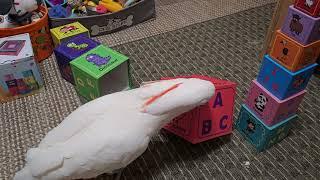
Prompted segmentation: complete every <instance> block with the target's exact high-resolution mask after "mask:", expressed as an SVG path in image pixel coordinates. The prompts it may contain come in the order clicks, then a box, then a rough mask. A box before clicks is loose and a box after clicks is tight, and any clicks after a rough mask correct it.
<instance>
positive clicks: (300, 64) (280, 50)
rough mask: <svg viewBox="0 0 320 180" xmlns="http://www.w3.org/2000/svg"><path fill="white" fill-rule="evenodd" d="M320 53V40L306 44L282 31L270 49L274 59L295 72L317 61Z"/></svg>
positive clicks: (278, 32) (278, 33)
mask: <svg viewBox="0 0 320 180" xmlns="http://www.w3.org/2000/svg"><path fill="white" fill-rule="evenodd" d="M319 55H320V41H316V42H314V43H311V44H309V45H306V46H304V45H302V44H300V43H298V42H297V41H295V40H294V39H292V38H290V37H289V36H287V35H285V34H283V33H281V32H280V31H277V32H276V38H275V41H274V44H273V47H272V49H271V51H270V56H271V57H272V58H273V59H274V60H277V61H278V62H279V63H280V64H281V65H283V66H284V67H286V68H287V69H288V70H290V71H293V72H296V71H299V70H300V69H302V68H304V67H306V66H308V65H310V64H313V63H315V62H316V60H317V58H318V57H319Z"/></svg>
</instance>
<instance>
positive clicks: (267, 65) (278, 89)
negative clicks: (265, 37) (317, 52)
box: [257, 55, 317, 100]
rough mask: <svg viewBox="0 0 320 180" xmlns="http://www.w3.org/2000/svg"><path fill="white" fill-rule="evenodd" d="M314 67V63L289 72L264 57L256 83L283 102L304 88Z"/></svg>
mask: <svg viewBox="0 0 320 180" xmlns="http://www.w3.org/2000/svg"><path fill="white" fill-rule="evenodd" d="M316 66H317V64H316V63H314V64H312V65H310V66H307V67H305V68H303V69H301V70H299V71H297V72H291V71H289V70H287V69H286V68H284V67H283V66H281V65H280V64H278V63H277V62H276V61H274V60H273V59H272V58H270V56H268V55H265V56H264V59H263V62H262V64H261V67H260V72H259V75H258V78H257V81H258V82H259V83H260V84H261V85H262V86H263V87H264V88H265V89H267V90H268V91H269V92H270V93H272V94H273V95H274V96H276V97H277V98H278V99H280V100H284V99H286V98H288V97H290V96H292V95H294V94H296V93H299V92H301V91H302V90H304V89H305V88H306V86H307V84H308V82H309V79H310V77H311V76H312V73H313V71H314V69H315V67H316Z"/></svg>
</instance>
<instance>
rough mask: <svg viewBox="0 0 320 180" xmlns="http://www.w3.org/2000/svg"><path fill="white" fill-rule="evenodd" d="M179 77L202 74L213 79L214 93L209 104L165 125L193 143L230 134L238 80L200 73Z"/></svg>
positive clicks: (201, 77) (207, 78)
mask: <svg viewBox="0 0 320 180" xmlns="http://www.w3.org/2000/svg"><path fill="white" fill-rule="evenodd" d="M176 78H179V77H176ZM180 78H199V79H204V80H208V81H211V82H212V83H213V84H214V85H215V88H216V90H215V94H214V96H213V97H212V98H211V99H210V100H209V102H208V103H207V104H205V105H202V106H200V107H197V108H195V109H193V110H191V111H189V112H187V113H184V114H182V115H180V116H179V117H177V118H175V119H173V120H172V121H171V123H169V124H167V125H166V126H165V127H164V129H166V130H168V131H169V132H172V133H173V134H176V135H177V136H180V137H182V138H184V139H185V140H187V141H189V142H191V143H193V144H196V143H200V142H203V141H206V140H209V139H213V138H216V137H220V136H223V135H227V134H230V133H231V132H232V123H233V108H234V100H235V95H236V84H235V83H233V82H230V81H224V80H219V79H215V78H210V77H205V76H198V75H193V76H181V77H180ZM167 79H171V78H167Z"/></svg>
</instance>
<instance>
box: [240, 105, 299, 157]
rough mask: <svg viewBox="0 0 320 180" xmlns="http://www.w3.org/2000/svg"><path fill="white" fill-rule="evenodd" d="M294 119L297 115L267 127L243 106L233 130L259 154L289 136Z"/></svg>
mask: <svg viewBox="0 0 320 180" xmlns="http://www.w3.org/2000/svg"><path fill="white" fill-rule="evenodd" d="M296 118H297V115H293V116H291V117H289V118H287V119H286V120H284V121H282V122H280V123H278V124H276V125H274V126H271V127H268V126H267V125H265V124H264V123H263V122H262V121H261V120H260V119H259V118H258V117H257V116H256V115H255V114H254V113H253V112H252V111H251V110H250V109H249V108H248V107H247V106H246V105H244V104H243V105H242V107H241V110H240V114H239V117H238V120H237V121H236V122H235V128H236V129H237V130H238V131H239V132H240V134H241V135H242V136H244V137H245V139H247V140H248V141H249V142H250V143H251V144H252V145H253V146H254V147H255V148H256V149H257V151H258V152H260V151H263V150H265V149H267V148H269V147H271V146H272V145H274V144H276V143H278V142H280V141H281V140H282V139H284V138H285V137H286V136H287V135H288V134H289V130H290V128H291V125H292V122H293V121H294V120H295V119H296Z"/></svg>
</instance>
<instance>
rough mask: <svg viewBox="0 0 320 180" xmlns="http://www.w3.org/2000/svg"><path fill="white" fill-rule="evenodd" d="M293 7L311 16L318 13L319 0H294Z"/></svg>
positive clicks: (316, 15) (319, 13) (315, 15)
mask: <svg viewBox="0 0 320 180" xmlns="http://www.w3.org/2000/svg"><path fill="white" fill-rule="evenodd" d="M294 7H295V8H297V9H299V10H300V11H302V12H304V13H306V14H309V15H310V16H313V17H318V16H319V15H320V1H319V0H296V1H295V5H294Z"/></svg>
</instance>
